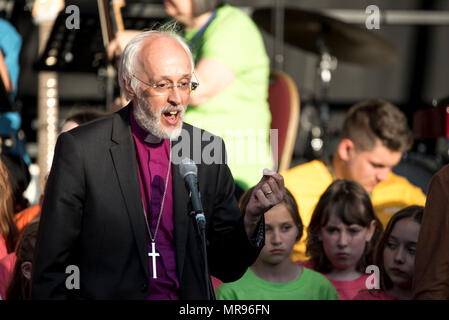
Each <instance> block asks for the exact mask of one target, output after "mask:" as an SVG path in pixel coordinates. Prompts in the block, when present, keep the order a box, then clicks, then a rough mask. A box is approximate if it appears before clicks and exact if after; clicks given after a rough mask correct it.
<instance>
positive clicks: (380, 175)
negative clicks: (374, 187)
mask: <svg viewBox="0 0 449 320" xmlns="http://www.w3.org/2000/svg"><path fill="white" fill-rule="evenodd" d="M390 171H391V169H390V168H382V169H379V171H378V172H377V175H376V178H377V181H379V182H382V181H385V180H387V177H388V174H389V173H390Z"/></svg>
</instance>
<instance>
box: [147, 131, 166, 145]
mask: <svg viewBox="0 0 449 320" xmlns="http://www.w3.org/2000/svg"><path fill="white" fill-rule="evenodd" d="M161 141H162V139H161V138H159V137H156V136H155V135H152V134H151V133H149V134H148V135H147V137H146V138H145V142H146V143H152V144H156V143H160V142H161Z"/></svg>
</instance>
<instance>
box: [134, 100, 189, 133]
mask: <svg viewBox="0 0 449 320" xmlns="http://www.w3.org/2000/svg"><path fill="white" fill-rule="evenodd" d="M133 109H134V118H135V119H136V122H137V123H138V124H139V126H140V127H142V129H144V130H145V131H147V132H149V133H151V134H152V135H153V136H155V137H158V138H160V139H170V140H176V139H177V138H178V137H179V136H180V135H181V131H182V120H183V119H184V114H185V109H184V107H183V106H182V105H177V106H166V107H163V108H162V109H160V110H159V111H157V112H155V113H154V112H153V110H152V109H151V105H150V103H148V102H147V101H145V100H143V99H138V101H137V103H136V105H134V108H133ZM171 111H178V115H177V116H178V117H179V122H178V127H177V128H176V129H166V128H163V127H162V125H161V122H160V121H161V118H162V115H163V114H164V113H167V112H171Z"/></svg>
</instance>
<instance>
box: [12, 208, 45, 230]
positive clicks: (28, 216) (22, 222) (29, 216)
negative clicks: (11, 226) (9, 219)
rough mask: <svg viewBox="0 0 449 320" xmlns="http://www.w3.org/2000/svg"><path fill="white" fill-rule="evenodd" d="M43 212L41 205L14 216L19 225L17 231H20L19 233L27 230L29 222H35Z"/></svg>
mask: <svg viewBox="0 0 449 320" xmlns="http://www.w3.org/2000/svg"><path fill="white" fill-rule="evenodd" d="M40 211H41V206H40V205H39V204H36V205H34V206H32V207H28V208H26V209H24V210H22V211H20V212H19V213H17V214H16V215H15V216H14V221H15V223H16V225H17V229H19V231H22V230H23V228H25V226H26V225H27V224H28V222H30V221H31V220H33V218H34V217H35V216H36V215H37V214H38V213H39V212H40Z"/></svg>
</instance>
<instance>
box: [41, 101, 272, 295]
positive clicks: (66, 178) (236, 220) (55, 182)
mask: <svg viewBox="0 0 449 320" xmlns="http://www.w3.org/2000/svg"><path fill="white" fill-rule="evenodd" d="M129 111H130V108H129V107H125V108H123V109H122V110H120V111H119V112H117V113H115V114H113V115H110V116H107V117H105V118H102V119H100V120H97V121H94V122H92V123H89V124H86V125H83V126H80V127H78V128H75V129H73V130H71V131H69V132H66V133H63V134H61V136H60V137H59V138H58V142H57V144H56V149H55V156H54V160H53V165H52V169H51V172H50V175H49V178H48V182H47V187H46V190H45V199H44V202H43V206H42V216H41V222H40V229H39V236H38V242H37V247H36V253H35V261H34V271H33V280H32V298H33V299H52V298H57V299H65V298H70V297H75V298H87V299H145V298H146V297H147V295H148V283H149V259H148V255H147V254H148V250H147V241H148V239H147V230H146V225H145V220H144V219H145V216H144V214H143V207H142V195H141V191H140V186H139V177H138V171H137V160H136V152H135V146H134V141H133V137H132V134H131V129H130V124H129ZM183 130H185V131H184V133H186V132H188V133H189V134H188V135H187V138H186V135H185V134H183V136H182V139H179V140H178V141H177V142H176V143H174V144H173V149H172V150H177V151H174V152H177V154H176V155H174V157H178V159H179V155H180V152H181V151H182V152H183V153H184V155H185V152H187V150H189V151H188V152H187V153H190V154H187V156H189V157H190V158H193V159H195V155H194V152H198V146H199V144H198V143H200V144H201V148H200V149H201V150H202V151H204V150H207V151H209V153H210V148H209V149H207V145H209V147H210V144H208V141H201V142H200V141H198V139H195V141H194V139H193V138H194V135H193V131H194V130H199V129H197V128H194V127H192V126H190V125H188V124H184V126H183ZM198 132H200V133H201V134H206V135H207V133H206V132H204V131H202V130H201V131H198ZM209 136H210V137H211V139H218V140H214V141H215V143H217V141H218V143H219V144H218V145H219V146H220V147H221V149H220V150H218V149H215V152H218V153H215V154H214V153H212V155H213V157H215V159H217V157H221V159H222V160H223V159H224V157H225V151H224V144H223V142H222V141H221V139H220V138H218V137H216V136H211V135H209ZM196 137H198V135H196ZM194 144H197V145H196V148H194ZM216 145H217V144H215V146H216ZM172 163H173V161H172ZM172 183H173V207H174V241H175V256H176V267H177V275H178V277H179V281H180V291H179V295H180V298H181V299H206V298H207V291H206V281H205V277H204V265H203V258H202V254H201V247H200V241H199V238H198V233H197V230H196V224H195V222H194V220H193V219H192V218H191V217H189V216H188V212H189V195H188V192H187V190H186V188H185V184H184V181H183V178H182V177H181V175H180V174H179V168H178V165H177V164H175V163H173V164H172ZM198 185H199V190H200V193H201V196H202V203H203V208H204V212H205V215H206V219H207V229H206V233H207V242H208V246H207V251H208V252H207V253H208V258H209V260H208V261H209V270H210V273H211V274H212V275H214V276H216V277H217V278H219V279H221V280H222V281H225V282H227V281H234V280H237V279H238V278H240V277H241V276H242V275H243V273H244V272H245V271H246V269H247V267H248V266H249V265H251V264H252V263H253V262H254V260H255V259H256V258H257V255H258V254H259V252H260V249H261V247H262V246H263V232H262V236H261V237H260V236H259V237H258V242H257V244H258V245H256V246H254V245H253V244H252V243H251V242H250V241H249V240H248V237H247V235H246V232H245V229H244V224H243V215H242V214H241V213H240V211H239V208H238V206H237V202H236V200H235V197H234V181H233V178H232V175H231V173H230V171H229V168H228V166H227V165H226V164H209V165H207V164H204V163H200V164H198ZM262 228H263V221H262V223H261V225H260V226H259V230H262ZM259 235H260V233H259ZM69 265H75V266H77V267H78V268H79V271H80V289H79V290H77V289H72V290H68V289H67V287H66V280H67V277H68V276H69V275H71V274H72V273H67V274H66V273H65V271H66V268H67V267H68V266H69Z"/></svg>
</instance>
